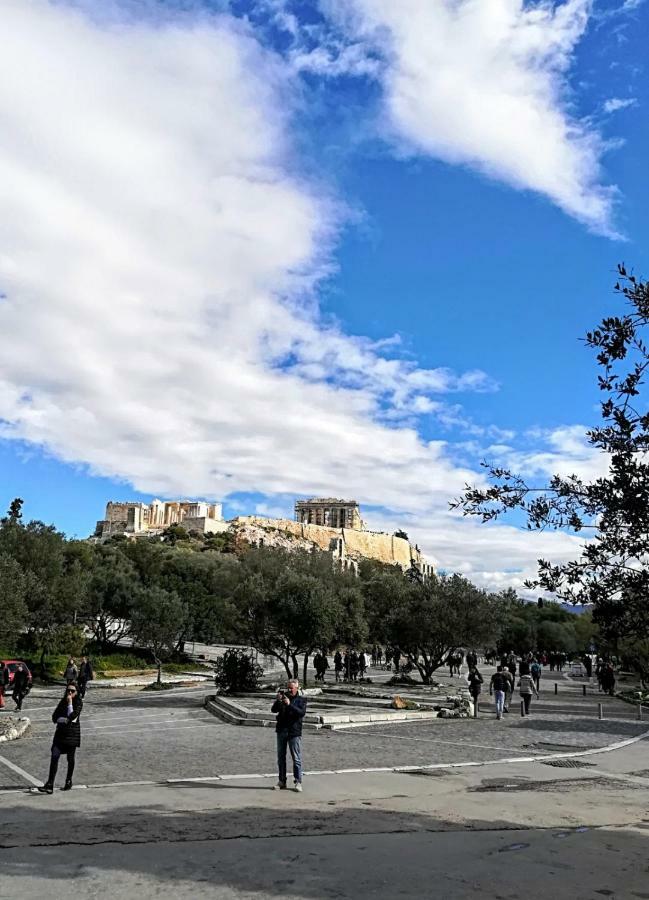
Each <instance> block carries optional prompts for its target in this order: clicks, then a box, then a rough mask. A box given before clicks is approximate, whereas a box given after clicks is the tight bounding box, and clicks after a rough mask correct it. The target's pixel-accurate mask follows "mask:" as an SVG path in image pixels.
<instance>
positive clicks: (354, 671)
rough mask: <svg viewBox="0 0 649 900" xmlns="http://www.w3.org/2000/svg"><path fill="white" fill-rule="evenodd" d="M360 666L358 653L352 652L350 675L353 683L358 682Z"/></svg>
mask: <svg viewBox="0 0 649 900" xmlns="http://www.w3.org/2000/svg"><path fill="white" fill-rule="evenodd" d="M359 666H360V662H359V659H358V653H357V652H356V651H355V650H352V652H351V654H350V656H349V675H350V678H351V680H352V681H358V669H359Z"/></svg>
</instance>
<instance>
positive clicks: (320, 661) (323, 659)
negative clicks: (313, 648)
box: [313, 650, 329, 684]
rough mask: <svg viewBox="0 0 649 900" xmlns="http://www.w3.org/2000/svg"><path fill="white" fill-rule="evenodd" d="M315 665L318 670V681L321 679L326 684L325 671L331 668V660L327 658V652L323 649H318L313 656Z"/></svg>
mask: <svg viewBox="0 0 649 900" xmlns="http://www.w3.org/2000/svg"><path fill="white" fill-rule="evenodd" d="M313 667H314V669H315V671H316V675H315V677H316V681H321V682H322V683H323V684H324V680H325V672H326V671H327V669H328V668H329V661H328V660H327V656H326V654H325V653H324V652H323V651H322V650H318V652H317V653H316V655H315V656H314V657H313Z"/></svg>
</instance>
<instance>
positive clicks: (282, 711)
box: [271, 694, 306, 737]
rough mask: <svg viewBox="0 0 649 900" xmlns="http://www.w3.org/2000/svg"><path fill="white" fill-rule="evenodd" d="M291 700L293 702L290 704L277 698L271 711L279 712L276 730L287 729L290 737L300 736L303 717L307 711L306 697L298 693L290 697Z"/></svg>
mask: <svg viewBox="0 0 649 900" xmlns="http://www.w3.org/2000/svg"><path fill="white" fill-rule="evenodd" d="M289 700H290V701H291V702H290V703H289V704H288V705H287V704H286V703H284V702H283V700H276V701H275V702H274V703H273V705H272V707H271V712H274V713H277V724H276V725H275V731H277V732H278V733H279V732H280V731H287V732H288V736H289V737H300V735H301V734H302V719H303V718H304V714H305V713H306V697H300V695H299V694H296V695H295V696H294V697H289Z"/></svg>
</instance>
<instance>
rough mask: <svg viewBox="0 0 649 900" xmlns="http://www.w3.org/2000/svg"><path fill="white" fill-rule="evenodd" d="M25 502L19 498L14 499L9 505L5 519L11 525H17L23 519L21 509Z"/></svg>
mask: <svg viewBox="0 0 649 900" xmlns="http://www.w3.org/2000/svg"><path fill="white" fill-rule="evenodd" d="M24 502H25V501H24V500H23V499H22V498H21V497H16V498H15V499H14V500H12V501H11V503H10V504H9V511H8V512H7V519H8V521H9V522H10V523H11V524H12V525H17V524H18V522H20V520H21V519H22V517H23V513H22V509H23V503H24Z"/></svg>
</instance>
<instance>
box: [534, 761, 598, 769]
mask: <svg viewBox="0 0 649 900" xmlns="http://www.w3.org/2000/svg"><path fill="white" fill-rule="evenodd" d="M541 765H542V766H553V767H554V768H555V769H594V768H595V763H589V762H582V761H581V760H580V759H548V760H545V761H544V762H542V763H541Z"/></svg>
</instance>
